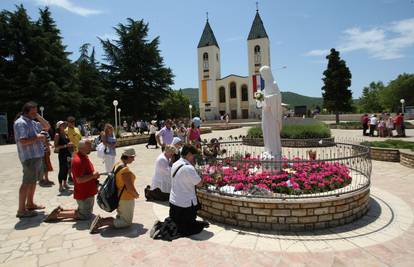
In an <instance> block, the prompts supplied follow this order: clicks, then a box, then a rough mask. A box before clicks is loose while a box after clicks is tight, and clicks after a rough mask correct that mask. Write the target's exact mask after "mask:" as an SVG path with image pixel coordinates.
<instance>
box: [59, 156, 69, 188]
mask: <svg viewBox="0 0 414 267" xmlns="http://www.w3.org/2000/svg"><path fill="white" fill-rule="evenodd" d="M68 172H69V162H68V155H66V154H59V174H58V180H59V184H62V182H63V181H65V182H66V180H67V178H68Z"/></svg>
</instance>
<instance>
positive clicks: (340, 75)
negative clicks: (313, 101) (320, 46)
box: [322, 48, 352, 124]
mask: <svg viewBox="0 0 414 267" xmlns="http://www.w3.org/2000/svg"><path fill="white" fill-rule="evenodd" d="M326 59H328V67H327V69H326V70H325V71H324V72H323V75H324V76H325V77H324V78H322V80H323V82H324V86H323V87H322V91H324V92H323V93H322V96H323V106H324V107H325V108H326V109H327V110H328V111H331V112H334V113H335V115H336V123H337V124H338V123H339V112H346V111H351V110H352V91H351V90H349V89H348V88H349V87H350V86H351V78H352V75H351V72H350V71H349V69H348V67H347V66H346V63H345V61H344V60H342V59H341V58H340V57H339V52H338V51H336V50H335V49H334V48H332V49H331V53H330V54H329V55H327V56H326Z"/></svg>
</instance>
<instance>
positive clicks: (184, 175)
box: [170, 144, 208, 236]
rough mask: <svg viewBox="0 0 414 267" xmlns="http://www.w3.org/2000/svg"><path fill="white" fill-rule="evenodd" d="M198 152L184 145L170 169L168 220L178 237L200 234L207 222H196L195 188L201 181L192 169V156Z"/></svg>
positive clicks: (190, 146)
mask: <svg viewBox="0 0 414 267" xmlns="http://www.w3.org/2000/svg"><path fill="white" fill-rule="evenodd" d="M197 153H198V150H197V149H196V148H195V147H194V146H192V145H190V144H186V145H184V146H183V148H182V150H181V158H180V159H179V160H178V161H176V162H175V163H174V164H173V166H172V168H171V180H172V183H171V193H170V218H171V220H172V221H173V222H175V224H176V225H177V228H178V232H179V234H180V236H190V235H194V234H198V233H200V232H201V231H202V230H203V229H204V227H208V223H207V222H202V221H196V217H197V209H198V201H197V196H196V190H195V187H196V186H200V185H201V184H202V180H201V178H200V176H199V175H198V173H197V171H196V170H195V168H194V166H193V165H194V162H195V160H194V156H195V155H196V154H197Z"/></svg>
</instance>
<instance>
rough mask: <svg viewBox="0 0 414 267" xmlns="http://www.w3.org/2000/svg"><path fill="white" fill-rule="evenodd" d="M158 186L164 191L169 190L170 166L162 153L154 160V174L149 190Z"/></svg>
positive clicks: (167, 191)
mask: <svg viewBox="0 0 414 267" xmlns="http://www.w3.org/2000/svg"><path fill="white" fill-rule="evenodd" d="M155 188H159V189H160V190H161V191H162V192H164V193H170V191H171V167H170V162H169V161H168V159H167V157H165V154H164V153H161V154H160V155H159V156H158V158H157V160H156V161H155V174H154V176H153V177H152V183H151V190H154V189H155Z"/></svg>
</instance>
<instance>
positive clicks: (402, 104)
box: [400, 98, 405, 113]
mask: <svg viewBox="0 0 414 267" xmlns="http://www.w3.org/2000/svg"><path fill="white" fill-rule="evenodd" d="M400 102H401V112H402V113H404V103H405V100H404V98H402V99H401V100H400Z"/></svg>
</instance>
